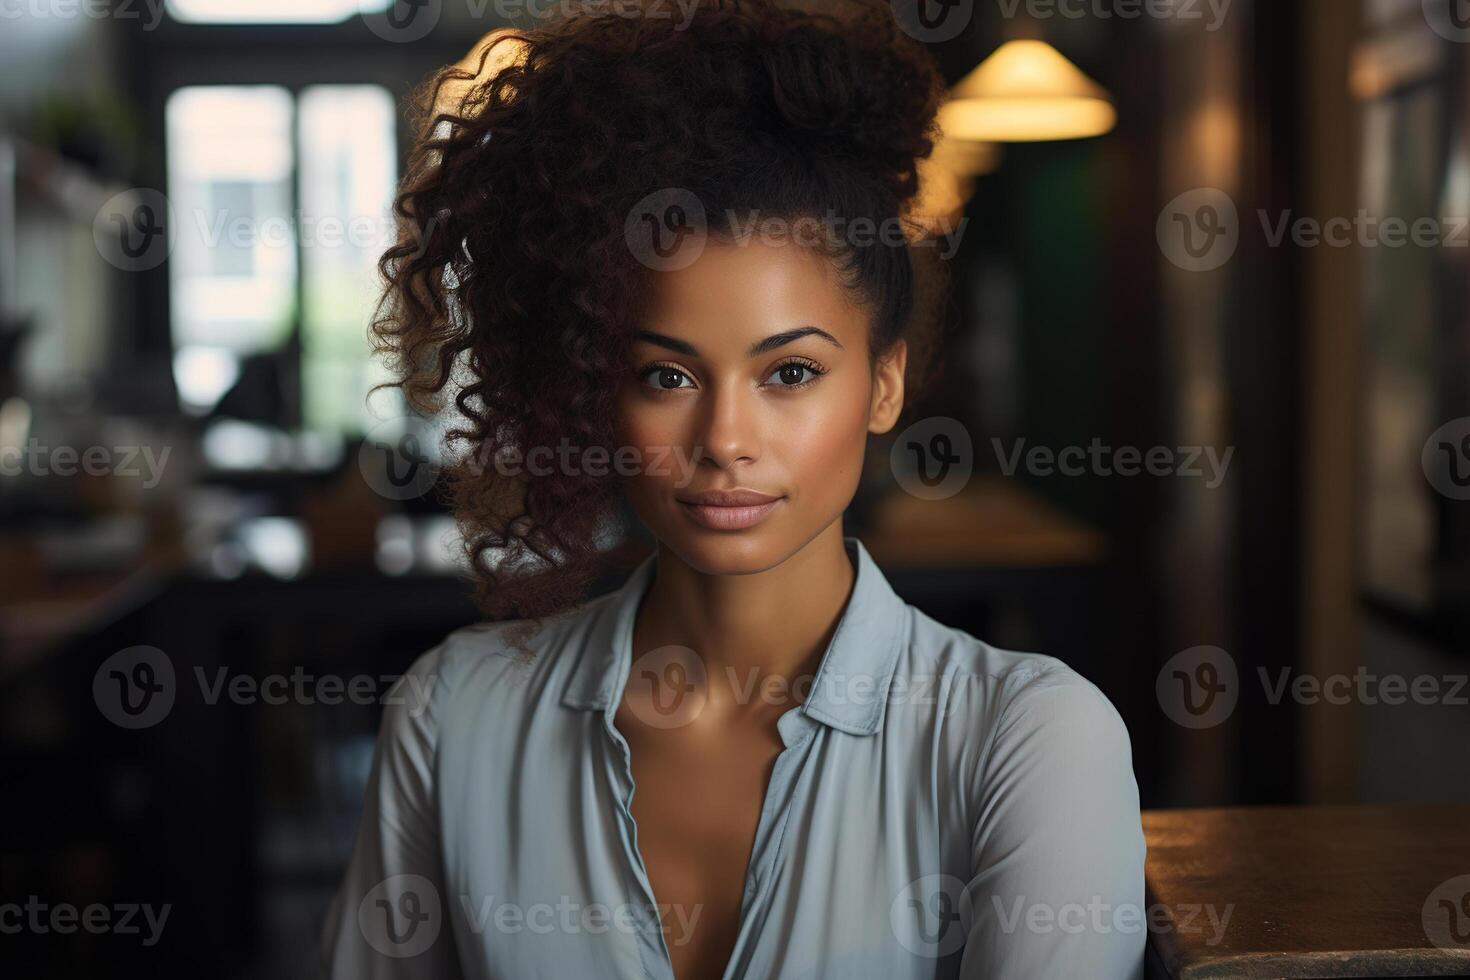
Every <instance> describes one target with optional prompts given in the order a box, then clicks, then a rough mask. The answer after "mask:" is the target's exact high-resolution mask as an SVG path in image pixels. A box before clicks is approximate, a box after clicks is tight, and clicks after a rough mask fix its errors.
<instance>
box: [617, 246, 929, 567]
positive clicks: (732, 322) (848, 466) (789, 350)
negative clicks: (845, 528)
mask: <svg viewBox="0 0 1470 980" xmlns="http://www.w3.org/2000/svg"><path fill="white" fill-rule="evenodd" d="M656 275H657V276H658V279H657V282H656V285H655V293H654V297H653V302H652V305H651V309H650V313H649V316H648V318H647V320H646V322H645V323H644V324H642V330H641V331H640V333H639V334H638V336H637V337H636V338H635V340H634V343H633V348H632V356H633V363H632V364H631V365H630V370H629V372H628V376H627V378H626V380H625V382H624V384H623V386H622V388H621V390H620V392H619V408H620V416H621V433H620V439H621V444H622V445H625V446H631V447H633V448H634V449H636V450H638V452H639V455H640V458H641V460H642V466H641V467H640V469H639V472H638V473H637V475H634V476H629V477H626V478H625V488H626V491H627V494H628V498H629V501H630V503H631V504H632V507H633V510H634V512H635V513H637V515H638V517H639V518H640V519H641V520H642V521H643V522H644V523H645V524H647V525H648V527H649V528H650V529H651V530H652V531H653V533H654V534H655V535H656V536H657V537H658V539H659V541H660V542H662V544H663V545H664V546H665V547H667V548H670V549H672V550H673V552H674V553H675V554H677V555H678V556H679V557H680V558H681V559H682V560H683V561H684V562H685V563H687V564H688V565H690V566H691V567H693V568H695V569H698V570H700V571H702V572H705V573H707V574H716V575H731V574H743V573H748V572H758V571H763V570H765V569H767V568H770V567H772V566H774V565H777V564H779V563H780V562H782V561H784V560H785V559H787V558H789V557H790V556H791V555H793V554H795V553H796V552H797V551H799V550H800V549H801V548H802V547H803V546H805V545H806V544H807V543H808V542H810V541H811V540H812V539H813V538H815V537H816V536H817V535H818V534H819V533H820V532H821V531H823V530H824V529H825V528H827V527H828V526H830V525H831V524H832V522H833V521H836V520H838V519H839V518H840V517H841V515H842V512H843V511H844V510H845V509H846V508H847V505H848V503H849V502H850V501H851V500H852V496H853V493H854V492H855V490H856V489H857V484H858V478H859V476H860V475H861V472H862V465H863V453H864V449H865V448H866V444H867V434H868V433H869V432H886V431H888V430H889V429H890V428H891V427H892V426H893V424H894V422H895V421H896V420H897V418H898V414H899V412H900V410H901V409H902V408H903V369H904V362H905V358H906V351H905V349H904V345H903V344H902V342H900V343H899V344H897V345H895V348H894V350H893V351H892V352H891V353H890V354H889V355H888V356H887V357H885V358H884V359H883V360H882V361H880V362H879V364H878V367H877V369H876V371H874V370H872V369H870V365H869V359H868V330H869V318H868V315H867V314H866V312H864V311H863V310H862V309H860V308H859V307H858V306H857V305H855V304H854V302H853V300H852V298H851V297H850V295H849V293H848V291H847V290H846V289H844V288H843V286H842V285H841V283H840V282H839V281H838V279H837V273H836V271H835V270H834V269H833V268H832V266H831V265H830V263H829V262H828V261H827V260H826V259H824V258H822V257H821V256H819V255H817V254H815V253H813V252H811V251H809V250H807V249H805V248H802V247H800V246H798V245H796V244H782V243H772V242H763V241H760V240H758V239H751V240H750V241H749V242H748V244H741V245H729V244H717V243H715V242H714V241H713V240H711V241H710V243H709V244H708V245H707V246H706V247H705V248H704V250H703V252H702V253H701V254H700V256H699V258H697V259H696V260H695V261H694V262H693V263H692V264H690V265H689V266H687V267H685V268H683V269H680V270H677V271H672V272H661V273H657V274H656ZM728 491H745V493H743V494H738V495H734V496H724V497H722V496H721V492H728Z"/></svg>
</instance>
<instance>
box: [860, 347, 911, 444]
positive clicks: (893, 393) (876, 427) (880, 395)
mask: <svg viewBox="0 0 1470 980" xmlns="http://www.w3.org/2000/svg"><path fill="white" fill-rule="evenodd" d="M908 363H909V345H908V343H907V342H906V341H903V340H899V341H898V342H897V343H895V344H894V345H893V346H892V347H891V348H890V349H889V351H888V353H886V354H884V355H883V356H882V357H880V358H879V359H878V363H877V364H876V365H874V368H873V400H872V403H871V404H870V405H869V406H868V431H869V432H872V433H876V434H881V433H884V432H887V431H888V430H889V429H891V428H893V425H894V423H895V422H897V421H898V416H899V414H900V413H901V412H903V374H904V370H905V368H907V367H908Z"/></svg>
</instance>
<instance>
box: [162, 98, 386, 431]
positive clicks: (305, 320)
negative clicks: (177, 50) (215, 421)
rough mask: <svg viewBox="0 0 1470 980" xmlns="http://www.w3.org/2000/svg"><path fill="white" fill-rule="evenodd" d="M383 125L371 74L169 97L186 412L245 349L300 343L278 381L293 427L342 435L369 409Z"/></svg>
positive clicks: (177, 328)
mask: <svg viewBox="0 0 1470 980" xmlns="http://www.w3.org/2000/svg"><path fill="white" fill-rule="evenodd" d="M394 124H395V112H394V104H393V98H392V96H391V95H390V94H389V92H388V91H387V90H386V89H385V88H383V87H381V86H377V85H312V86H307V87H305V88H302V89H301V90H300V92H299V93H295V94H293V93H292V92H291V91H290V90H288V89H286V88H284V87H281V86H272V85H261V86H235V85H209V86H189V87H185V88H181V89H178V90H177V91H175V92H174V93H173V94H172V95H171V96H170V97H169V99H168V101H167V104H166V107H165V126H166V139H167V147H168V169H169V178H168V196H169V199H170V202H171V204H172V207H173V216H174V221H175V224H176V227H177V232H178V235H177V241H176V244H175V246H174V251H173V254H172V258H171V262H170V266H169V268H170V278H169V289H170V294H171V304H170V305H171V310H172V314H171V320H172V323H171V326H172V336H173V343H174V376H175V382H176V384H177V386H178V390H179V397H180V400H181V401H182V402H183V404H184V408H185V410H186V411H190V412H193V413H195V414H204V413H206V412H208V411H210V410H211V409H213V408H214V407H215V406H216V405H217V404H218V402H219V400H220V398H221V397H222V396H223V395H224V394H225V393H226V391H228V390H229V388H230V386H231V385H232V384H234V383H235V382H236V380H237V379H239V378H240V376H241V370H242V366H243V365H244V363H245V361H246V359H247V358H250V357H252V356H253V355H269V354H272V353H276V352H280V351H282V350H283V349H284V348H286V347H287V346H288V345H289V344H291V343H292V342H293V341H296V340H299V351H300V361H299V364H295V363H293V364H292V368H293V370H291V371H288V372H286V376H285V378H289V379H290V380H289V381H288V382H286V383H291V384H299V385H300V390H299V392H292V393H291V395H293V396H295V395H299V400H300V405H301V412H300V415H301V419H300V420H301V424H302V426H303V427H304V428H306V429H310V430H318V431H331V432H335V433H337V434H340V435H343V436H352V435H357V434H360V433H361V432H363V431H364V430H365V428H366V427H368V426H369V425H371V424H372V422H373V421H374V420H375V417H374V416H373V415H370V414H369V412H368V408H367V402H366V399H367V395H368V392H369V389H370V388H371V386H372V385H373V384H375V383H377V382H379V381H381V380H384V376H383V374H382V373H381V372H382V368H381V366H380V365H379V364H378V363H377V362H376V361H375V360H373V359H372V358H371V357H370V346H369V343H368V334H367V328H368V323H369V320H370V318H371V314H372V308H373V303H374V302H375V300H376V297H377V293H378V277H377V269H376V262H377V259H378V256H379V255H381V254H382V251H383V250H384V248H386V247H387V246H388V245H389V244H390V243H391V241H392V239H393V223H392V216H391V205H392V196H393V188H394V185H395V183H396V181H397V152H396V139H395V130H394ZM285 378H283V381H285ZM379 411H380V412H381V406H379Z"/></svg>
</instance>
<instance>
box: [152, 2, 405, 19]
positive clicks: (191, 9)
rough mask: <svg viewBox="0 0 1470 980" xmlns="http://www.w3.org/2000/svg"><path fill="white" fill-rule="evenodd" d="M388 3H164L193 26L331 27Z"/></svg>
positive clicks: (171, 11) (172, 13) (386, 5)
mask: <svg viewBox="0 0 1470 980" xmlns="http://www.w3.org/2000/svg"><path fill="white" fill-rule="evenodd" d="M391 2H392V0H168V12H169V16H171V17H173V18H174V19H175V20H179V21H184V22H186V23H196V24H266V23H275V24H335V23H337V22H338V21H343V20H346V19H347V18H348V17H353V16H355V15H357V14H358V13H364V14H370V13H376V12H378V11H381V10H386V9H387V8H388V5H389V4H390V3H391Z"/></svg>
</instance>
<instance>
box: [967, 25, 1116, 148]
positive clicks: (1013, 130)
mask: <svg viewBox="0 0 1470 980" xmlns="http://www.w3.org/2000/svg"><path fill="white" fill-rule="evenodd" d="M1117 119H1118V114H1117V112H1116V110H1114V108H1113V103H1112V100H1111V99H1110V98H1109V97H1108V93H1107V91H1106V90H1104V89H1103V88H1102V86H1100V85H1098V84H1097V83H1096V82H1094V81H1093V80H1092V79H1090V78H1088V77H1087V76H1086V75H1085V74H1083V73H1082V71H1081V70H1080V69H1079V68H1078V67H1077V66H1076V65H1074V64H1072V63H1071V62H1070V61H1068V60H1067V59H1066V58H1065V57H1064V56H1063V55H1062V53H1061V52H1059V51H1058V50H1057V49H1056V48H1054V47H1052V46H1051V45H1050V44H1047V43H1046V42H1045V41H1008V42H1007V43H1005V44H1003V45H1001V46H1000V47H999V48H997V49H996V50H995V52H994V53H993V54H992V55H991V56H990V57H989V58H986V59H985V60H984V61H983V62H981V63H980V64H979V65H978V66H976V68H975V70H974V71H972V72H970V74H968V75H966V76H965V77H964V78H963V79H961V80H960V82H959V84H957V85H956V86H955V87H954V89H953V91H952V92H951V93H950V100H949V101H948V102H946V103H945V104H944V106H943V107H942V108H941V109H940V111H939V124H940V126H941V127H942V128H943V129H944V132H945V134H946V135H948V136H952V137H954V138H956V139H964V140H982V141H987V142H995V143H1027V142H1035V141H1039V140H1065V139H1081V138H1083V137H1087V136H1101V135H1102V134H1103V133H1106V132H1108V131H1109V130H1110V129H1112V128H1113V125H1114V123H1116V122H1117Z"/></svg>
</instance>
